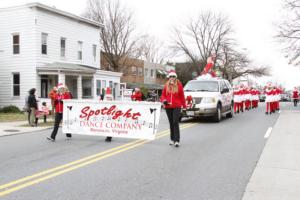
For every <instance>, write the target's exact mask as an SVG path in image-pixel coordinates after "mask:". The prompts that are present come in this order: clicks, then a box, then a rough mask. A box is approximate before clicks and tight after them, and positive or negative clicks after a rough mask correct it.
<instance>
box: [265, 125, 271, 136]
mask: <svg viewBox="0 0 300 200" xmlns="http://www.w3.org/2000/svg"><path fill="white" fill-rule="evenodd" d="M271 131H272V127H269V128H268V130H267V132H266V134H265V138H268V137H269V136H270V134H271Z"/></svg>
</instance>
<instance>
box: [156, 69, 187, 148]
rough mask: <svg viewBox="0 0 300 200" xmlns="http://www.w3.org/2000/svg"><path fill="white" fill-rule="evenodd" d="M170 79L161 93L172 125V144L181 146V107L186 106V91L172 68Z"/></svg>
mask: <svg viewBox="0 0 300 200" xmlns="http://www.w3.org/2000/svg"><path fill="white" fill-rule="evenodd" d="M168 78H169V80H168V81H167V83H166V84H165V86H164V89H163V91H162V95H161V98H160V100H161V102H162V103H163V104H164V107H165V109H166V113H167V116H168V120H169V125H170V132H171V134H170V138H171V142H170V145H173V144H174V145H175V147H179V145H180V143H179V142H180V130H179V118H180V110H181V108H186V103H185V98H184V92H183V87H182V84H181V82H180V81H179V80H178V79H177V74H176V72H175V71H174V70H171V71H170V72H169V74H168Z"/></svg>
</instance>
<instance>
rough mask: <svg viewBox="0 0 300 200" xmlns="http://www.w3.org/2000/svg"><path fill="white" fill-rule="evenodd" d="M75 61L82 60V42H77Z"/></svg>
mask: <svg viewBox="0 0 300 200" xmlns="http://www.w3.org/2000/svg"><path fill="white" fill-rule="evenodd" d="M77 59H78V60H82V42H81V41H78V52H77Z"/></svg>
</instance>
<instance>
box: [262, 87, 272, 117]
mask: <svg viewBox="0 0 300 200" xmlns="http://www.w3.org/2000/svg"><path fill="white" fill-rule="evenodd" d="M264 93H265V95H266V100H265V102H266V115H267V114H271V113H272V102H273V99H272V97H273V95H272V85H271V84H270V83H269V84H268V85H267V86H266V88H265V91H264Z"/></svg>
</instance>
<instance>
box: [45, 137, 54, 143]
mask: <svg viewBox="0 0 300 200" xmlns="http://www.w3.org/2000/svg"><path fill="white" fill-rule="evenodd" d="M47 140H50V141H51V142H55V139H53V138H52V137H47Z"/></svg>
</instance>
